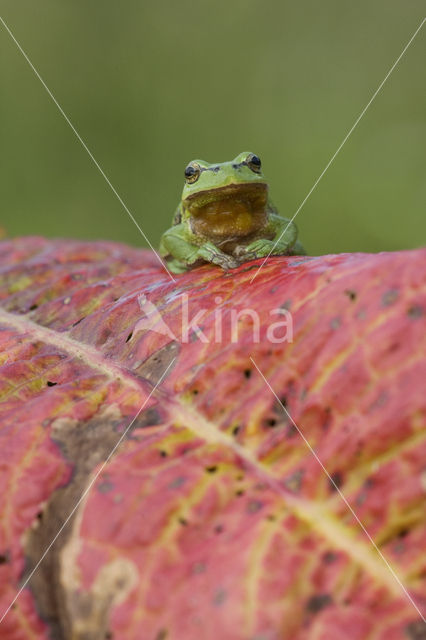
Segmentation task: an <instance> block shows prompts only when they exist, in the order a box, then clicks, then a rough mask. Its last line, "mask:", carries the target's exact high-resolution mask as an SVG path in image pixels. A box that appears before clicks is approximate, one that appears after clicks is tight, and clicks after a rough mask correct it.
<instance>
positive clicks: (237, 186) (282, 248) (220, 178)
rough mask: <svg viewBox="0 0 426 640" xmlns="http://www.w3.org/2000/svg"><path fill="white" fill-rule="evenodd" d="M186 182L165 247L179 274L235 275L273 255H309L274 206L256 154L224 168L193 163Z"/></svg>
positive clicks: (292, 226)
mask: <svg viewBox="0 0 426 640" xmlns="http://www.w3.org/2000/svg"><path fill="white" fill-rule="evenodd" d="M185 178H186V182H185V186H184V189H183V194H182V201H181V203H180V204H179V206H178V208H177V210H176V213H175V215H174V218H173V223H172V227H171V228H170V229H168V230H167V231H166V232H165V233H164V234H163V236H162V238H161V243H160V255H161V256H162V257H163V258H165V259H166V260H167V265H168V268H169V269H170V271H172V272H173V273H182V272H183V271H187V270H188V269H191V268H193V267H196V266H198V265H200V264H203V263H205V262H212V263H214V264H217V265H219V266H221V267H222V268H223V269H233V268H235V267H237V266H238V265H240V264H242V263H243V262H246V261H247V260H253V259H255V258H263V257H266V256H268V255H298V254H304V253H305V250H304V249H303V247H302V245H301V244H300V243H299V242H298V240H297V228H296V225H295V224H294V223H293V222H291V221H290V220H287V219H286V218H282V217H281V216H280V215H279V214H278V212H277V210H276V209H275V207H274V206H273V205H272V203H271V201H270V199H269V197H268V184H267V182H266V181H265V179H264V177H263V175H262V173H261V164H260V160H259V158H258V157H257V156H255V155H254V154H253V153H249V152H245V153H241V154H240V155H239V156H237V157H236V158H235V159H234V160H232V161H231V162H223V163H221V164H209V163H208V162H204V161H203V160H193V161H192V162H191V163H190V164H189V165H188V166H187V167H186V169H185Z"/></svg>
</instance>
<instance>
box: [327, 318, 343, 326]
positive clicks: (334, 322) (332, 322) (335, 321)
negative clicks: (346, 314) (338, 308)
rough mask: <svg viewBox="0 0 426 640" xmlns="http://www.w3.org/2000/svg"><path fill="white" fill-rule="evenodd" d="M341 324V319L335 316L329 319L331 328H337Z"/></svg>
mask: <svg viewBox="0 0 426 640" xmlns="http://www.w3.org/2000/svg"><path fill="white" fill-rule="evenodd" d="M341 324H342V319H341V318H339V317H338V316H336V317H335V318H332V319H331V320H330V327H331V328H332V329H338V328H339V327H340V326H341Z"/></svg>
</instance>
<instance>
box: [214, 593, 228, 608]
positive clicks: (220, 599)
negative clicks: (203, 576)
mask: <svg viewBox="0 0 426 640" xmlns="http://www.w3.org/2000/svg"><path fill="white" fill-rule="evenodd" d="M226 598H227V593H226V591H225V589H218V590H217V591H216V593H215V595H214V597H213V604H214V605H215V606H216V607H219V606H220V605H221V604H223V603H224V602H225V600H226Z"/></svg>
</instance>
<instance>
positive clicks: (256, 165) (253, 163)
mask: <svg viewBox="0 0 426 640" xmlns="http://www.w3.org/2000/svg"><path fill="white" fill-rule="evenodd" d="M246 163H247V164H248V166H249V167H250V169H251V170H252V171H254V172H255V173H260V171H261V169H262V163H261V162H260V158H259V156H255V155H254V153H251V154H250V155H249V156H247V159H246Z"/></svg>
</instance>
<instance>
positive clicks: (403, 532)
mask: <svg viewBox="0 0 426 640" xmlns="http://www.w3.org/2000/svg"><path fill="white" fill-rule="evenodd" d="M409 533H410V529H407V527H404V528H403V529H401V530H400V531H398V538H405V537H406V536H408V534H409Z"/></svg>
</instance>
